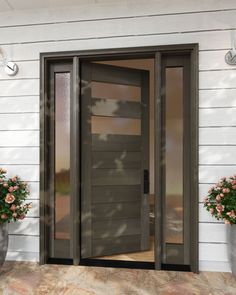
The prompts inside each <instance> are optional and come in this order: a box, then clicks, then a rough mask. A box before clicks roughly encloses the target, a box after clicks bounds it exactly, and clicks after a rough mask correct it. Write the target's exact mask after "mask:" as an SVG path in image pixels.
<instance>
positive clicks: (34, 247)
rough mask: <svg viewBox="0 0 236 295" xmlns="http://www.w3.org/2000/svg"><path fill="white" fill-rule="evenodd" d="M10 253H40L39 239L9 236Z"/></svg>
mask: <svg viewBox="0 0 236 295" xmlns="http://www.w3.org/2000/svg"><path fill="white" fill-rule="evenodd" d="M8 250H9V251H10V252H21V251H22V252H39V237H36V236H19V235H9V245H8Z"/></svg>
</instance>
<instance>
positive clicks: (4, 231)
mask: <svg viewBox="0 0 236 295" xmlns="http://www.w3.org/2000/svg"><path fill="white" fill-rule="evenodd" d="M7 248H8V225H7V224H6V223H4V224H1V223H0V266H2V265H3V263H4V261H5V258H6V255H7Z"/></svg>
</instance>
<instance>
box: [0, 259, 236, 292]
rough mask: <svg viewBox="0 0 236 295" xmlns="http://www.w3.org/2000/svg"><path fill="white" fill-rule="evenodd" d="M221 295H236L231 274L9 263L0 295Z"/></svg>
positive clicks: (1, 276) (0, 281)
mask: <svg viewBox="0 0 236 295" xmlns="http://www.w3.org/2000/svg"><path fill="white" fill-rule="evenodd" d="M18 294H21V295H23V294H24V295H26V294H27V295H28V294H37V295H39V294H40V295H46V294H50V295H54V294H55V295H62V294H63V295H77V294H78V295H136V294H141V295H149V294H155V295H159V294H160V295H170V294H176V295H178V294H181V295H183V294H184V295H192V294H201V295H205V294H206V295H210V294H212V295H222V294H226V295H229V294H232V295H235V294H236V280H235V279H234V278H233V277H232V275H231V274H230V273H219V272H201V273H200V274H198V275H197V274H193V273H187V272H172V271H168V272H167V271H154V270H135V269H132V270H131V269H118V268H117V269H114V268H99V267H84V266H64V265H63V266H62V265H43V266H39V265H38V264H37V263H28V262H6V263H5V265H4V267H3V268H2V269H1V271H0V295H18Z"/></svg>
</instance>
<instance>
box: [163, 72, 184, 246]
mask: <svg viewBox="0 0 236 295" xmlns="http://www.w3.org/2000/svg"><path fill="white" fill-rule="evenodd" d="M165 105H166V107H165V118H166V128H165V142H166V165H165V166H166V186H165V191H166V207H165V216H166V236H165V241H166V243H174V244H182V243H183V202H184V200H183V156H184V155H183V67H176V68H166V100H165Z"/></svg>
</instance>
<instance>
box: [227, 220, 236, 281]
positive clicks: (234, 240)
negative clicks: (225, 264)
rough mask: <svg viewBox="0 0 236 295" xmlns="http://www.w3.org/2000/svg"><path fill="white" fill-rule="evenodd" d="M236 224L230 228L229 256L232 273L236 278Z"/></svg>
mask: <svg viewBox="0 0 236 295" xmlns="http://www.w3.org/2000/svg"><path fill="white" fill-rule="evenodd" d="M235 249H236V224H232V225H229V226H228V254H229V262H230V264H231V271H232V274H233V275H234V277H236V251H235Z"/></svg>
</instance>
